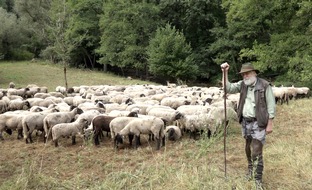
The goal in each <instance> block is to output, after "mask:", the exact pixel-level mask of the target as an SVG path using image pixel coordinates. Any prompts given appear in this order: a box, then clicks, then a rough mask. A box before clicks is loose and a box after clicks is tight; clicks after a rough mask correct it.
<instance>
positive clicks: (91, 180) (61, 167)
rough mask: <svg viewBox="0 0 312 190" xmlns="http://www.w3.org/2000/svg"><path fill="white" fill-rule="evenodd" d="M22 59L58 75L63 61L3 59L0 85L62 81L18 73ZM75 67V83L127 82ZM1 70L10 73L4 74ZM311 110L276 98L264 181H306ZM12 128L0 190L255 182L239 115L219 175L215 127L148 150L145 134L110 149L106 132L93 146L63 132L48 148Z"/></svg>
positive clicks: (311, 105)
mask: <svg viewBox="0 0 312 190" xmlns="http://www.w3.org/2000/svg"><path fill="white" fill-rule="evenodd" d="M15 64H16V65H15ZM23 65H24V66H25V65H27V67H29V68H30V67H31V69H30V70H33V71H36V70H37V69H38V70H41V71H44V70H48V69H49V70H51V71H50V72H46V73H44V74H43V75H48V74H49V73H52V72H53V73H59V75H58V76H59V78H61V77H62V68H57V67H56V68H54V66H50V65H45V64H39V65H38V64H32V63H25V62H23V63H14V69H12V68H10V67H11V66H10V65H9V64H8V63H0V72H1V73H0V81H1V87H6V85H7V84H8V82H9V81H11V80H13V79H15V80H14V81H15V82H16V84H18V85H20V86H24V85H25V84H27V83H36V84H38V85H43V86H49V89H50V88H52V89H53V88H55V86H56V85H58V83H61V82H62V79H58V78H55V77H52V74H51V75H48V76H49V77H47V76H46V77H45V76H41V75H40V74H36V75H34V74H30V75H29V74H28V75H27V76H25V73H24V72H22V73H21V72H20V70H25V68H24V69H23V68H22V67H23ZM41 67H44V68H45V69H42V68H41ZM3 68H5V70H4V69H3ZM16 68H19V69H16ZM17 70H19V72H17ZM52 70H53V71H52ZM33 71H32V72H33ZM78 71H79V72H78ZM78 71H77V73H76V72H73V73H72V75H73V76H72V77H73V78H79V80H80V79H83V80H82V81H81V83H77V84H75V85H82V84H98V83H97V82H101V81H102V83H108V82H107V81H110V80H112V81H111V84H121V83H123V82H124V81H126V82H128V81H127V80H124V79H123V78H118V77H114V76H112V75H109V76H107V75H105V74H102V73H93V72H89V71H88V72H87V71H80V70H78ZM29 72H30V73H31V71H29ZM36 73H38V72H36ZM76 74H77V75H76ZM31 75H33V76H31ZM7 77H11V78H9V79H6V80H4V78H7ZM32 77H35V79H33V78H32ZM106 77H107V78H106ZM26 78H27V82H25V83H24V82H23V81H24V80H26ZM88 78H89V79H88ZM108 78H113V79H108ZM17 79H18V80H17ZM37 80H40V83H39V82H38V81H37ZM54 80H56V81H57V82H55V81H54ZM90 80H98V81H97V82H96V81H90ZM3 81H4V82H3ZM18 81H20V82H18ZM93 82H96V83H93ZM130 82H133V81H130ZM4 84H5V86H3V85H4ZM73 85H74V84H73ZM311 112H312V99H302V100H296V101H294V100H292V101H291V102H290V103H289V105H277V115H276V118H275V120H274V130H273V133H272V134H270V135H268V136H267V139H266V145H265V148H264V164H265V168H264V186H265V188H266V189H268V190H271V189H272V190H273V189H274V190H277V189H279V190H310V189H312V172H311V171H312V141H311V137H312V117H311ZM16 136H17V134H16V133H13V135H12V136H8V135H7V134H5V135H4V138H5V140H4V141H1V142H0V147H1V148H0V190H11V189H12V190H20V189H38V190H45V189H47V190H48V189H49V190H50V189H57V190H62V189H64V190H72V189H75V190H76V189H89V190H102V189H103V190H106V189H116V190H117V189H118V190H119V189H155V190H158V189H162V190H164V189H177V190H184V189H185V190H189V189H194V190H197V189H198V190H199V189H209V190H210V189H213V190H218V189H220V190H224V189H233V188H234V187H235V188H236V189H241V190H245V189H248V190H252V189H255V186H254V183H253V182H249V181H246V180H245V178H244V176H245V172H246V167H247V165H246V163H247V161H246V158H245V153H244V140H243V139H242V137H241V132H240V126H239V124H238V123H230V127H229V131H228V136H227V160H226V163H227V178H225V177H224V176H225V173H224V154H223V136H222V134H220V135H218V136H217V137H214V138H211V139H206V138H204V137H202V138H200V139H199V140H197V141H194V140H192V139H189V137H188V136H184V137H183V138H182V139H181V140H180V141H178V142H169V141H167V144H166V146H165V147H163V148H161V150H160V151H155V150H153V148H154V146H155V144H154V143H153V142H152V143H151V144H150V143H148V141H147V140H146V139H145V138H144V137H143V138H142V144H143V146H142V147H140V148H139V149H137V150H134V149H133V148H131V147H128V146H127V144H125V146H124V147H123V148H122V149H120V150H118V151H116V150H114V148H113V145H112V142H111V139H110V138H105V139H104V142H102V143H101V145H100V146H99V147H94V146H93V145H92V143H90V142H83V141H82V140H81V139H79V138H78V140H77V144H76V145H71V140H70V139H62V140H61V141H60V147H58V148H55V147H54V146H53V144H52V143H51V142H50V143H47V144H44V143H43V139H42V137H40V136H39V137H35V138H34V141H35V143H33V144H25V142H24V141H22V140H17V139H16Z"/></svg>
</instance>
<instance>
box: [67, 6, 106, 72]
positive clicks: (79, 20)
mask: <svg viewBox="0 0 312 190" xmlns="http://www.w3.org/2000/svg"><path fill="white" fill-rule="evenodd" d="M68 6H69V7H70V8H71V10H72V11H71V13H70V19H69V21H68V22H69V23H68V29H66V36H67V38H68V39H71V40H73V41H81V42H80V44H79V45H78V44H77V46H76V48H75V49H73V50H72V52H71V58H70V59H71V62H72V63H74V64H75V65H76V66H77V64H78V63H84V66H85V67H91V68H92V69H93V68H94V67H95V64H96V59H98V56H97V55H96V52H95V49H97V48H98V47H99V45H100V44H99V43H100V35H99V34H100V30H99V18H100V15H101V14H102V6H103V0H69V3H68Z"/></svg>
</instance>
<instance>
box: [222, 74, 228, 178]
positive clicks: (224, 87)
mask: <svg viewBox="0 0 312 190" xmlns="http://www.w3.org/2000/svg"><path fill="white" fill-rule="evenodd" d="M223 69H224V70H223V79H224V80H223V91H224V95H223V97H224V139H223V144H224V150H223V152H224V177H225V178H227V176H226V134H227V128H226V124H227V116H226V81H227V79H226V78H225V77H226V74H225V72H226V71H225V69H226V68H223Z"/></svg>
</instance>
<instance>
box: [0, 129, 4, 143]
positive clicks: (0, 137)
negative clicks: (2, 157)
mask: <svg viewBox="0 0 312 190" xmlns="http://www.w3.org/2000/svg"><path fill="white" fill-rule="evenodd" d="M0 140H2V141H3V140H4V138H3V136H2V131H0Z"/></svg>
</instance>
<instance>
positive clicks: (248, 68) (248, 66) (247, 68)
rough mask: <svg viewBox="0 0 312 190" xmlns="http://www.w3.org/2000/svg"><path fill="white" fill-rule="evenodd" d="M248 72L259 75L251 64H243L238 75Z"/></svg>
mask: <svg viewBox="0 0 312 190" xmlns="http://www.w3.org/2000/svg"><path fill="white" fill-rule="evenodd" d="M249 71H256V73H257V74H258V73H260V71H259V70H258V69H255V68H254V66H253V65H252V64H251V63H245V64H243V65H242V68H241V70H240V72H239V73H238V74H242V73H246V72H249Z"/></svg>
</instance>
